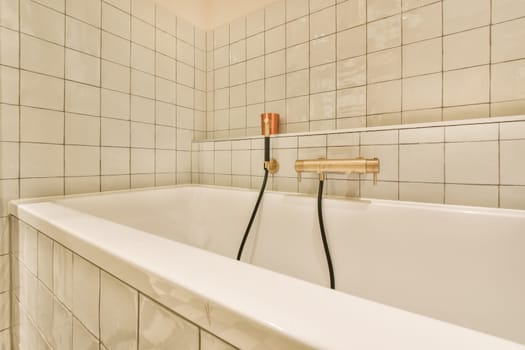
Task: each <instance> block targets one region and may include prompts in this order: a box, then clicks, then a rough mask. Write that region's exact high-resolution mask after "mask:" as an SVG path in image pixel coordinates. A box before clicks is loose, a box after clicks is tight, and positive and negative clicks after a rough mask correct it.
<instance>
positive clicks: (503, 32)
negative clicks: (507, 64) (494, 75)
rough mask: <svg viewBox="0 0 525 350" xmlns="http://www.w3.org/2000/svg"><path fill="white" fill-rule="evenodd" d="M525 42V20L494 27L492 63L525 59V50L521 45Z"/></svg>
mask: <svg viewBox="0 0 525 350" xmlns="http://www.w3.org/2000/svg"><path fill="white" fill-rule="evenodd" d="M487 35H488V34H487ZM523 41H525V18H521V19H517V20H513V21H510V22H505V23H501V24H497V25H494V26H493V27H492V36H491V45H492V47H491V49H492V51H491V52H492V62H502V61H509V60H513V59H522V58H524V57H525V49H524V48H523V45H520V43H522V42H523Z"/></svg>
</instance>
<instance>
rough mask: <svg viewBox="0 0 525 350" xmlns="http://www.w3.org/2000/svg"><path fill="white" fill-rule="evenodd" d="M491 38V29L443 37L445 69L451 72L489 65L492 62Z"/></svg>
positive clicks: (480, 29) (486, 28) (479, 29)
mask: <svg viewBox="0 0 525 350" xmlns="http://www.w3.org/2000/svg"><path fill="white" fill-rule="evenodd" d="M489 38H490V32H489V27H483V28H478V29H474V30H469V31H466V32H461V33H457V34H452V35H448V36H445V37H443V68H444V69H445V70H451V69H458V68H465V67H472V66H479V65H482V64H488V63H489V61H490V39H489ZM493 45H494V39H493ZM493 47H494V46H493Z"/></svg>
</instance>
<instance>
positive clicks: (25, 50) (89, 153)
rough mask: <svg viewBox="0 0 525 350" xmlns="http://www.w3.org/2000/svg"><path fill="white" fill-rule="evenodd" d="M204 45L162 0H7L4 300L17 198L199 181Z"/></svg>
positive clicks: (1, 22) (0, 214)
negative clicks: (11, 207) (196, 148)
mask: <svg viewBox="0 0 525 350" xmlns="http://www.w3.org/2000/svg"><path fill="white" fill-rule="evenodd" d="M205 41H206V35H205V32H203V31H201V30H196V29H195V28H194V27H193V26H192V25H190V24H189V23H187V22H185V21H184V20H183V19H180V18H176V17H175V16H173V15H171V14H170V13H169V12H168V11H166V10H164V9H163V8H161V7H156V5H155V2H154V1H152V0H107V1H106V0H104V1H101V0H89V1H86V0H0V233H1V237H2V239H0V272H1V276H0V279H1V282H2V284H1V285H0V293H3V292H4V291H5V290H6V285H5V283H4V282H5V281H6V279H5V273H7V272H6V271H8V270H9V266H8V265H7V264H8V259H7V258H6V255H5V254H7V253H8V245H7V244H6V243H5V240H6V239H7V238H6V237H7V220H6V215H7V201H8V200H10V199H16V198H24V197H35V196H43V195H57V194H72V193H82V192H96V191H105V190H115V189H125V188H130V187H131V188H135V187H145V186H154V185H166V184H176V183H187V182H190V180H191V175H190V171H191V141H192V139H193V137H194V136H197V137H199V135H201V136H202V135H204V134H205V129H206V116H205V110H206V92H205V91H206V87H205V86H206V76H205V75H206V72H205V70H206V63H205V62H206V53H205V49H206V43H205ZM0 295H2V297H3V294H0ZM2 305H3V304H2ZM5 311H6V310H5V309H4V308H2V309H0V312H1V313H2V316H3V314H4V312H5ZM1 320H2V322H4V321H8V320H9V318H8V317H7V318H4V317H1ZM4 328H6V327H5V325H4V324H0V332H1V331H2V330H3V329H4ZM0 334H3V333H0ZM0 339H1V337H0ZM1 344H2V343H1V340H0V348H2V346H1Z"/></svg>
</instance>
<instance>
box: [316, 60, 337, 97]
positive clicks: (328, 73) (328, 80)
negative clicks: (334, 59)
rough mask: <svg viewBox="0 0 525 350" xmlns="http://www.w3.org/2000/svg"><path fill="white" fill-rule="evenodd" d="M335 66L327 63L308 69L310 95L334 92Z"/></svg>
mask: <svg viewBox="0 0 525 350" xmlns="http://www.w3.org/2000/svg"><path fill="white" fill-rule="evenodd" d="M335 77H336V64H335V63H329V64H325V65H322V66H317V67H312V68H311V69H310V93H312V94H315V93H319V92H324V91H332V90H335Z"/></svg>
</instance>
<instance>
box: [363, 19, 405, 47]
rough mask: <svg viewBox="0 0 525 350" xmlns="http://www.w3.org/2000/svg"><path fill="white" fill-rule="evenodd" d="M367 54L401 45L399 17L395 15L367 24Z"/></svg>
mask: <svg viewBox="0 0 525 350" xmlns="http://www.w3.org/2000/svg"><path fill="white" fill-rule="evenodd" d="M367 42H368V52H373V51H379V50H383V49H388V48H391V47H396V46H399V45H401V16H400V15H395V16H392V17H388V18H385V19H382V20H379V21H377V22H372V23H369V24H368V30H367Z"/></svg>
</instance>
